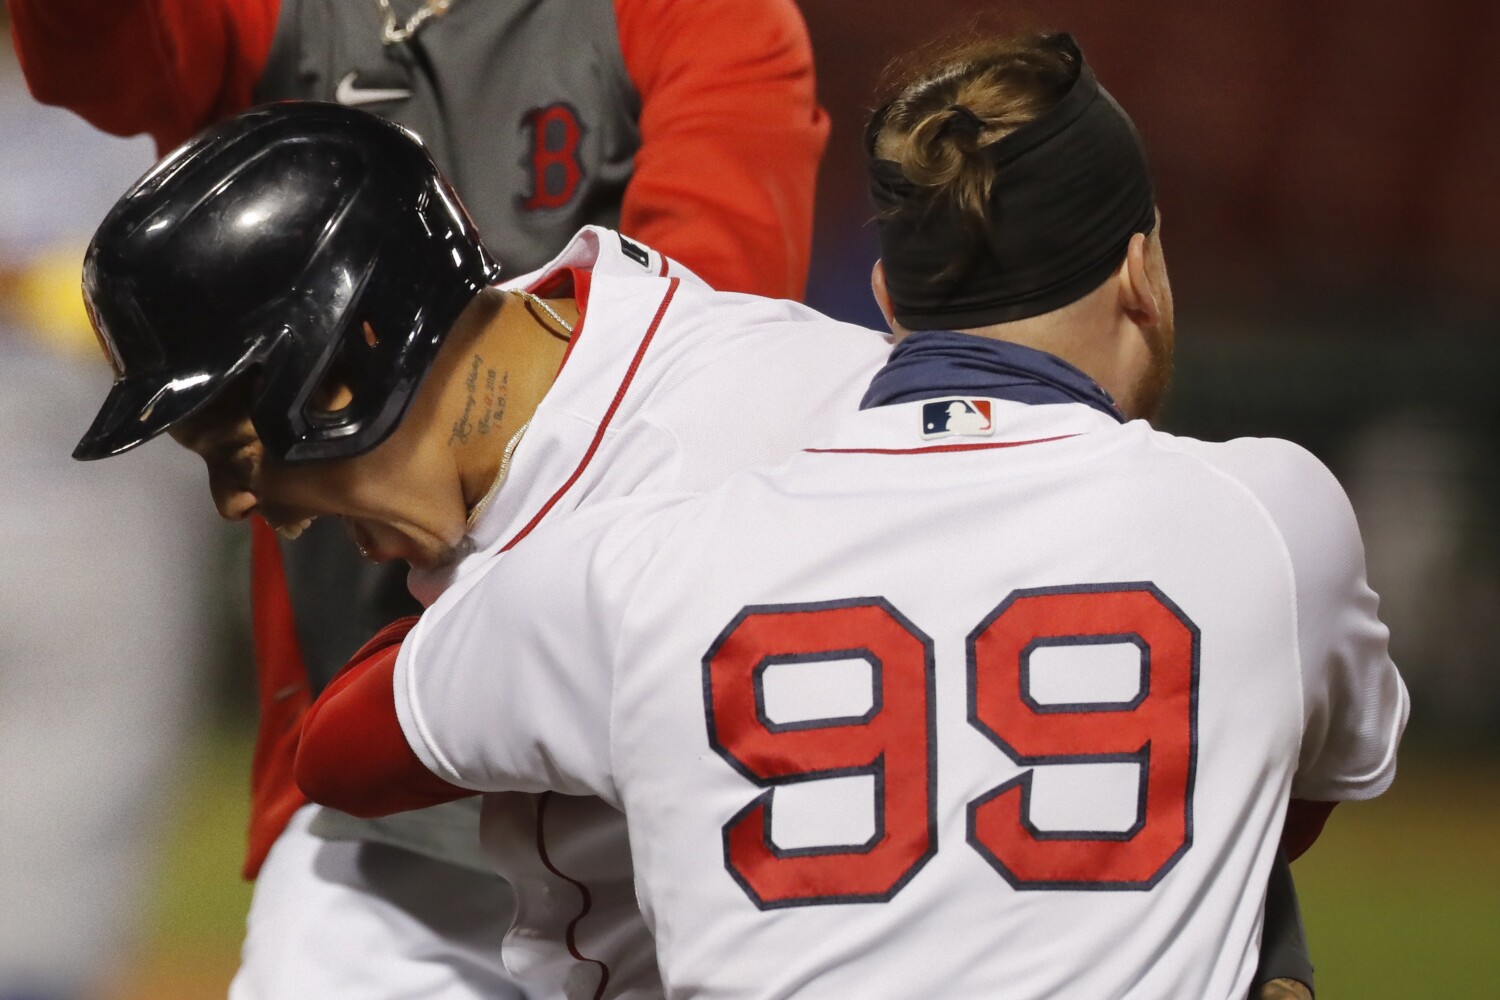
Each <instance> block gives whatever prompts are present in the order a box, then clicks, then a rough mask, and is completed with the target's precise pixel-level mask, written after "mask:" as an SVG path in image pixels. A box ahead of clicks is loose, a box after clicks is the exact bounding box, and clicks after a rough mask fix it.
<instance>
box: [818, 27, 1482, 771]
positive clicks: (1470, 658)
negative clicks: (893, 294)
mask: <svg viewBox="0 0 1500 1000" xmlns="http://www.w3.org/2000/svg"><path fill="white" fill-rule="evenodd" d="M803 11H804V13H805V15H806V17H807V20H808V25H809V27H810V29H811V32H812V37H813V43H814V47H815V50H816V54H817V59H818V66H819V72H820V80H821V83H820V88H821V92H822V95H823V100H824V103H825V105H826V106H827V107H828V109H829V110H830V112H831V114H832V116H833V138H832V140H831V142H830V146H829V151H828V155H827V158H826V160H825V161H824V166H823V173H822V176H821V180H820V188H819V195H820V201H819V206H818V211H819V218H818V229H817V237H816V240H817V242H816V247H815V253H814V255H813V280H812V285H811V289H810V292H809V300H810V301H811V302H813V303H814V304H815V305H817V306H819V307H821V308H822V309H824V310H825V311H827V312H831V313H833V314H835V315H837V316H840V317H841V318H847V319H855V320H859V321H863V322H866V323H868V324H871V325H879V324H880V316H879V313H878V312H877V311H876V310H875V309H874V307H873V304H872V302H871V299H870V294H869V271H870V265H871V263H872V262H873V260H874V259H875V257H876V256H877V250H876V246H875V234H874V228H873V226H871V225H870V224H869V222H868V220H869V218H870V209H869V204H868V201H867V199H866V197H865V191H864V187H863V183H862V174H863V171H862V151H861V148H860V136H861V129H862V127H863V124H864V119H865V117H866V115H867V113H868V111H869V110H870V109H871V108H873V107H874V106H875V105H876V104H877V103H879V100H878V98H879V95H880V94H881V89H880V82H881V76H882V71H883V70H884V69H885V68H886V66H887V64H888V63H889V62H890V61H891V60H892V59H893V58H894V57H897V56H899V55H902V54H904V53H906V52H908V51H910V50H911V49H912V48H913V47H915V46H917V45H920V44H922V43H924V42H926V41H927V40H928V39H930V38H932V37H933V36H935V35H943V34H949V35H952V34H954V33H955V32H956V37H958V38H962V37H966V36H968V35H970V34H972V33H974V32H977V31H981V30H996V29H998V30H1066V31H1069V32H1071V33H1072V34H1073V35H1074V37H1075V38H1076V39H1077V40H1078V42H1079V44H1080V46H1081V47H1082V48H1083V51H1084V53H1085V55H1086V57H1087V58H1088V60H1089V62H1090V63H1091V64H1092V65H1093V67H1094V69H1095V71H1096V73H1097V74H1098V76H1099V79H1100V80H1101V81H1102V82H1103V83H1104V85H1105V86H1106V87H1107V88H1108V89H1109V90H1110V91H1111V93H1113V94H1114V96H1115V97H1116V98H1117V99H1118V100H1119V101H1120V103H1121V104H1122V105H1124V107H1125V108H1126V109H1127V110H1128V111H1129V112H1130V114H1131V115H1132V116H1133V117H1134V119H1135V122H1136V125H1137V127H1138V128H1139V129H1140V131H1141V134H1142V136H1143V137H1144V139H1145V142H1146V146H1147V149H1148V152H1149V154H1150V157H1151V162H1152V167H1153V172H1154V174H1155V179H1156V184H1157V193H1158V199H1159V202H1160V205H1161V209H1162V213H1163V230H1162V238H1163V241H1164V245H1165V248H1166V253H1167V262H1168V266H1169V268H1170V271H1171V274H1172V279H1173V291H1174V293H1175V296H1176V299H1177V312H1178V344H1179V347H1178V363H1177V377H1176V379H1175V385H1174V388H1173V391H1172V393H1171V396H1170V399H1169V402H1168V407H1167V412H1166V414H1165V421H1164V423H1165V426H1166V427H1167V429H1169V430H1173V431H1176V432H1180V433H1184V434H1190V435H1194V436H1198V437H1205V438H1211V439H1213V438H1225V437H1234V436H1240V435H1274V436H1278V437H1287V438H1291V439H1293V440H1295V441H1297V442H1299V443H1301V444H1303V445H1305V446H1306V447H1308V448H1310V449H1312V450H1313V451H1314V452H1316V453H1317V454H1318V455H1319V456H1320V457H1321V458H1322V459H1323V460H1324V461H1325V462H1327V463H1328V464H1329V465H1330V466H1331V467H1332V468H1333V469H1334V471H1335V472H1336V473H1337V474H1338V475H1339V477H1340V479H1341V480H1342V481H1343V482H1344V484H1345V486H1346V488H1347V489H1348V491H1349V493H1350V494H1351V496H1352V498H1353V500H1354V502H1355V505H1356V507H1357V509H1358V513H1359V515H1360V519H1361V524H1362V527H1363V529H1364V533H1365V541H1366V545H1367V548H1368V556H1369V563H1370V576H1371V578H1372V581H1373V584H1374V586H1375V588H1376V590H1377V591H1379V592H1380V594H1381V595H1382V596H1383V597H1384V600H1383V602H1382V605H1381V610H1382V614H1383V616H1384V617H1385V619H1386V621H1387V623H1388V624H1389V625H1390V626H1391V630H1392V645H1393V647H1394V649H1395V655H1396V661H1397V663H1398V664H1400V666H1401V667H1402V669H1403V672H1404V673H1405V675H1406V678H1407V680H1408V683H1409V685H1410V687H1411V690H1412V694H1413V700H1414V710H1413V717H1412V718H1413V721H1412V728H1411V731H1410V735H1409V737H1408V739H1409V741H1411V742H1412V743H1414V744H1422V743H1429V744H1439V743H1441V744H1444V745H1449V746H1455V747H1456V746H1465V747H1473V746H1478V745H1487V746H1494V745H1496V744H1497V743H1500V670H1497V669H1495V667H1496V657H1495V650H1496V649H1497V648H1500V615H1497V614H1496V613H1495V609H1497V608H1500V546H1497V542H1500V537H1497V530H1496V525H1497V523H1500V516H1497V515H1500V478H1497V475H1496V472H1495V469H1496V466H1497V458H1500V454H1497V449H1500V394H1497V392H1496V391H1495V389H1494V387H1493V379H1494V377H1495V375H1496V374H1497V373H1500V75H1497V73H1496V71H1495V68H1494V64H1493V63H1491V62H1490V60H1491V59H1492V58H1494V56H1495V53H1496V51H1497V50H1500V3H1496V2H1494V0H1432V2H1428V3H1423V4H1412V3H1399V2H1394V0H1362V2H1355V0H1319V2H1317V3H1308V2H1305V0H1257V2H1256V3H1253V4H1251V3H1236V4H1206V3H1201V2H1191V0H1155V2H1133V3H1121V2H1118V0H1050V2H1040V0H1030V2H1025V0H1023V2H1016V3H1004V4H999V3H977V2H974V0H923V2H921V3H910V2H896V0H866V2H864V3H860V4H853V3H839V2H832V0H820V2H819V0H811V2H807V3H804V4H803Z"/></svg>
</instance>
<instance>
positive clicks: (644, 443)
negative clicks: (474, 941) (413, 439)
mask: <svg viewBox="0 0 1500 1000" xmlns="http://www.w3.org/2000/svg"><path fill="white" fill-rule="evenodd" d="M568 270H571V271H573V272H574V274H575V275H577V276H581V278H582V280H583V281H585V282H586V284H587V299H586V309H585V310H584V312H583V316H582V319H581V322H580V323H579V324H578V327H577V329H576V330H575V332H574V335H573V339H572V343H571V346H570V347H569V350H568V354H567V356H566V358H565V360H564V362H563V366H562V369H561V371H560V372H559V373H558V376H557V379H556V381H555V382H554V383H553V385H552V387H551V388H550V389H549V390H548V391H547V393H546V395H545V396H544V397H543V399H542V401H541V403H540V404H539V406H538V407H537V410H536V412H535V414H534V416H533V417H532V419H531V422H530V425H529V427H528V429H527V430H526V432H525V435H524V437H523V438H522V439H521V441H520V444H519V445H518V447H517V448H516V450H515V452H514V454H513V457H512V461H511V465H510V470H509V473H508V475H507V478H506V481H505V484H504V487H503V488H502V489H501V490H500V491H499V492H498V493H497V494H496V497H495V499H494V501H493V502H492V503H491V504H490V506H489V507H487V508H486V509H485V511H484V513H483V514H482V515H481V516H480V517H479V518H478V520H477V521H476V523H475V524H474V525H473V527H472V531H471V537H470V541H471V542H472V546H473V549H472V551H471V552H470V554H469V555H468V556H466V557H465V558H464V559H463V560H462V561H461V562H460V563H459V564H457V565H456V566H455V567H453V568H451V569H450V570H449V571H447V572H445V573H441V574H434V573H416V572H414V573H413V575H412V577H411V588H412V592H413V593H414V594H415V595H416V596H417V597H418V599H420V600H422V601H423V603H431V602H432V601H433V600H435V599H436V598H437V597H438V596H439V595H441V594H442V593H443V592H444V591H445V590H446V589H447V588H449V587H450V586H452V585H454V581H455V580H458V581H462V580H464V579H465V578H466V577H473V576H478V575H483V573H484V572H485V571H486V570H488V569H489V568H490V567H492V566H494V565H497V564H498V563H499V562H503V561H505V560H506V559H508V558H509V555H508V554H504V553H506V552H507V550H508V549H509V548H510V547H511V546H512V545H514V544H515V543H516V542H518V541H519V540H521V539H523V538H525V537H526V536H528V535H529V534H530V533H532V532H533V531H534V530H537V529H538V527H539V526H544V525H545V524H546V523H547V522H548V520H549V519H551V518H555V517H558V516H561V515H564V514H566V513H568V512H570V511H574V510H577V509H583V508H587V507H589V506H591V505H593V504H596V503H598V502H600V501H603V500H608V499H611V498H618V497H621V496H626V495H630V494H633V493H641V492H680V491H687V492H701V491H703V490H706V489H707V488H709V487H710V486H713V485H716V484H718V483H720V482H722V481H723V480H724V479H725V478H726V477H727V476H729V475H730V474H732V473H733V472H735V471H738V470H741V469H744V468H747V467H750V466H752V465H755V464H758V463H764V462H768V461H773V460H777V459H780V458H782V457H784V456H786V455H787V454H790V453H792V452H793V451H794V450H795V449H796V448H797V447H799V446H800V445H801V444H802V443H803V442H804V441H805V440H806V439H807V436H808V434H809V433H810V431H811V430H812V429H813V428H816V427H818V426H820V424H821V423H822V422H824V421H828V420H830V419H831V418H832V415H834V414H839V413H843V412H846V411H848V410H850V409H852V408H853V407H854V406H855V405H856V403H857V401H858V399H859V397H860V394H861V393H862V392H863V391H864V389H865V387H866V385H867V384H868V382H869V380H870V378H871V376H872V375H873V374H874V372H875V371H876V370H877V369H878V368H879V367H880V365H881V364H882V363H883V362H884V359H885V357H886V355H887V354H888V352H889V349H890V345H889V342H888V340H887V338H886V337H884V336H883V335H881V334H878V333H875V332H874V331H870V330H866V329H863V328H860V327H856V326H851V325H849V324H845V323H840V322H837V321H835V320H832V319H829V318H828V317H826V316H823V315H822V314H821V313H818V312H816V311H814V310H812V309H809V308H807V307H806V306H803V305H801V304H798V303H795V302H790V301H782V300H772V299H765V298H761V297H758V296H752V295H742V294H737V293H726V292H718V291H715V290H712V289H710V288H709V287H708V286H707V285H705V284H704V283H703V282H702V281H701V280H700V279H698V278H697V277H695V276H694V275H693V274H692V273H691V272H689V271H688V270H687V269H686V268H684V267H683V266H682V265H680V264H678V263H677V262H676V261H672V260H669V259H667V258H664V257H662V256H661V255H660V254H658V253H656V252H655V251H653V250H651V249H649V248H647V247H644V246H642V245H640V244H638V243H636V242H634V241H632V240H628V239H624V238H622V237H621V236H619V234H617V233H615V232H613V231H611V230H608V229H603V228H599V227H592V226H591V227H588V228H585V229H583V230H581V231H580V232H579V233H578V235H577V236H575V237H574V238H573V240H572V241H571V242H570V243H569V245H568V246H567V247H566V248H565V249H564V250H563V251H562V253H561V254H559V255H558V257H557V258H556V259H555V260H553V261H552V262H551V263H549V264H548V265H546V266H545V267H543V268H541V269H539V270H538V271H535V272H532V273H530V274H527V275H523V276H521V277H518V278H516V279H514V280H512V281H510V282H508V283H507V284H506V286H505V287H509V288H525V289H532V290H536V291H538V292H539V293H541V294H547V293H548V291H547V290H548V289H550V288H552V286H553V283H554V282H555V281H556V279H557V277H558V276H559V275H560V274H562V273H563V272H566V271H568ZM577 292H578V294H579V296H580V297H582V296H583V294H584V289H583V288H582V287H579V288H578V289H577ZM559 294H568V293H567V292H562V293H559ZM501 391H503V389H502V390H501ZM483 810H484V816H485V820H484V844H483V846H482V847H481V841H480V825H481V824H480V815H479V813H480V803H479V802H478V801H476V800H472V799H471V800H465V801H460V802H455V803H450V804H449V805H448V806H443V807H438V808H435V809H424V810H420V811H417V812H413V813H404V814H400V815H398V816H393V817H390V818H388V819H385V820H382V821H377V822H375V823H367V822H365V821H356V820H353V819H352V818H350V817H345V816H344V815H343V814H341V813H336V812H334V811H332V810H326V809H325V810H322V811H321V812H320V814H319V815H318V817H317V818H316V819H315V820H314V821H313V823H312V826H311V829H312V831H313V832H314V833H317V834H319V835H322V836H326V837H332V838H344V837H357V838H361V839H367V840H368V839H375V840H380V841H384V842H386V843H390V844H394V845H396V846H400V847H405V848H407V849H410V850H414V851H417V852H420V853H422V854H425V855H428V856H430V857H436V858H440V859H443V860H446V861H449V862H453V863H457V864H461V865H465V866H468V867H470V868H475V869H480V870H483V871H487V872H488V871H493V872H497V873H498V874H500V875H501V876H503V877H504V878H505V879H506V880H507V881H509V882H510V883H511V884H512V886H513V888H514V891H515V897H516V901H515V905H516V919H515V922H514V924H513V926H512V928H511V930H510V932H509V933H508V934H506V935H505V938H504V944H503V953H502V954H503V964H504V966H505V968H507V969H509V970H510V971H511V972H512V973H514V974H515V975H516V976H517V977H518V978H519V979H520V980H521V981H522V982H523V983H524V985H525V986H526V988H527V990H528V991H529V992H531V993H532V994H533V995H534V996H537V997H563V996H566V997H568V998H570V1000H572V998H596V1000H603V998H606V997H653V996H660V995H661V985H660V980H659V978H658V976H657V970H656V961H655V949H654V947H653V944H652V942H651V939H650V936H649V934H648V933H647V931H646V929H645V925H644V924H643V922H642V920H641V916H640V911H639V908H638V905H637V902H636V898H635V890H634V882H633V879H632V872H631V869H630V857H629V845H628V842H627V838H626V830H625V822H624V817H623V816H622V815H621V814H620V813H619V811H618V809H617V807H614V806H610V805H606V804H605V803H603V802H601V801H600V800H598V799H595V798H586V799H585V798H577V797H560V796H555V795H551V794H546V795H541V796H533V795H503V796H492V797H490V798H489V800H488V801H486V802H485V803H484V805H483ZM497 939H498V934H497Z"/></svg>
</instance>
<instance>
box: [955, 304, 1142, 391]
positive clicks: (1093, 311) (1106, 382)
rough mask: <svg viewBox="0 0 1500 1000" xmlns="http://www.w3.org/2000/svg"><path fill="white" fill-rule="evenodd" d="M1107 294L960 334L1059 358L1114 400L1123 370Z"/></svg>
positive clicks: (1124, 378)
mask: <svg viewBox="0 0 1500 1000" xmlns="http://www.w3.org/2000/svg"><path fill="white" fill-rule="evenodd" d="M1107 291H1109V289H1107V288H1105V287H1103V286H1101V288H1100V289H1099V290H1096V291H1095V292H1093V293H1091V294H1089V295H1085V296H1084V297H1083V298H1081V299H1079V300H1078V301H1076V302H1073V303H1070V304H1068V305H1066V306H1063V307H1062V308H1061V309H1055V310H1053V311H1052V312H1049V313H1043V314H1042V315H1040V316H1032V317H1029V318H1027V319H1023V320H1016V321H1014V322H1011V323H995V324H993V325H990V326H983V327H976V328H973V329H967V330H961V331H959V332H961V333H967V334H971V335H973V336H976V337H987V338H989V339H991V340H1004V341H1007V342H1009V343H1012V344H1020V345H1021V346H1023V347H1030V348H1032V349H1033V350H1037V351H1043V352H1045V353H1047V354H1051V355H1053V356H1054V357H1057V358H1061V359H1062V360H1063V361H1066V362H1067V363H1068V364H1070V365H1072V366H1073V367H1074V368H1077V369H1078V370H1079V371H1081V372H1083V373H1084V374H1085V375H1087V376H1088V377H1089V378H1091V379H1093V380H1094V381H1095V382H1097V383H1099V385H1101V386H1103V387H1104V389H1105V391H1107V392H1109V393H1110V394H1111V395H1112V396H1114V397H1115V398H1116V399H1117V400H1118V399H1119V398H1120V395H1119V394H1120V393H1121V392H1122V391H1124V390H1126V389H1128V388H1129V384H1128V378H1127V373H1126V372H1125V371H1124V370H1123V365H1122V357H1121V349H1120V345H1121V343H1122V340H1121V333H1120V331H1119V330H1118V329H1117V326H1118V324H1117V323H1116V315H1115V313H1116V310H1115V309H1114V308H1113V306H1114V302H1113V300H1112V299H1110V298H1109V297H1108V296H1107V295H1106V294H1103V293H1105V292H1107Z"/></svg>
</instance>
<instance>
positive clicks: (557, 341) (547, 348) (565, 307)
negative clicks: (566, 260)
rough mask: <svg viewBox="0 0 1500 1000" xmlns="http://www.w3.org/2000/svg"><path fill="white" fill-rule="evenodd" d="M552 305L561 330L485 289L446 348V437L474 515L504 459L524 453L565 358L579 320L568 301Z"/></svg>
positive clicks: (551, 321) (517, 300)
mask: <svg viewBox="0 0 1500 1000" xmlns="http://www.w3.org/2000/svg"><path fill="white" fill-rule="evenodd" d="M548 305H549V306H551V307H552V308H553V309H554V311H556V312H557V313H558V316H559V317H560V318H561V320H562V324H561V325H559V323H558V321H557V320H556V319H554V318H553V317H552V316H550V315H548V314H546V313H545V312H542V311H540V310H538V309H536V308H535V307H533V308H532V309H528V308H527V304H526V303H525V302H523V301H522V300H521V299H520V298H518V297H516V296H515V295H513V294H509V293H505V292H501V291H499V290H498V289H486V290H485V291H483V292H481V293H480V294H479V295H478V296H476V297H475V299H474V301H473V302H472V303H471V304H470V305H469V308H467V309H466V310H464V313H463V315H461V316H460V317H459V320H458V323H457V324H456V325H455V327H454V329H453V332H452V333H451V334H450V335H449V336H448V338H447V340H446V341H445V343H444V346H443V351H442V354H441V355H440V360H441V362H442V365H441V367H442V368H443V371H442V377H443V378H444V383H445V384H444V403H445V405H444V416H443V423H442V425H441V430H442V432H443V433H444V434H446V440H447V444H448V447H449V448H450V449H451V450H452V452H453V458H454V465H455V468H456V470H457V473H458V477H459V482H460V485H461V490H462V496H463V500H464V504H465V507H466V509H467V510H468V511H470V512H472V511H474V510H475V508H476V507H478V506H479V505H480V503H481V502H482V501H484V499H485V497H486V495H487V494H490V492H491V487H492V486H493V485H494V484H495V482H496V478H497V476H498V475H499V473H500V469H501V465H502V463H503V462H504V461H505V455H506V452H507V451H508V450H510V451H512V452H513V450H514V448H515V447H517V446H518V445H519V442H520V437H519V436H520V435H521V434H522V433H523V431H524V428H525V427H526V425H527V424H528V423H529V421H530V420H531V417H532V414H533V413H535V412H536V408H537V406H538V404H540V403H541V401H542V397H543V396H545V395H546V393H547V390H548V389H550V388H551V386H552V382H553V380H554V379H555V378H556V377H557V371H558V369H559V367H561V365H562V359H563V355H564V354H565V353H566V352H567V348H568V341H567V340H566V339H565V338H566V337H567V336H568V331H567V327H568V326H571V325H572V324H573V323H574V322H575V318H574V317H575V316H576V312H574V311H573V310H572V303H571V301H570V300H562V301H556V300H552V301H549V302H548ZM538 316H540V318H538ZM434 374H438V373H437V372H434ZM507 446H509V448H508V447H507Z"/></svg>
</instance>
